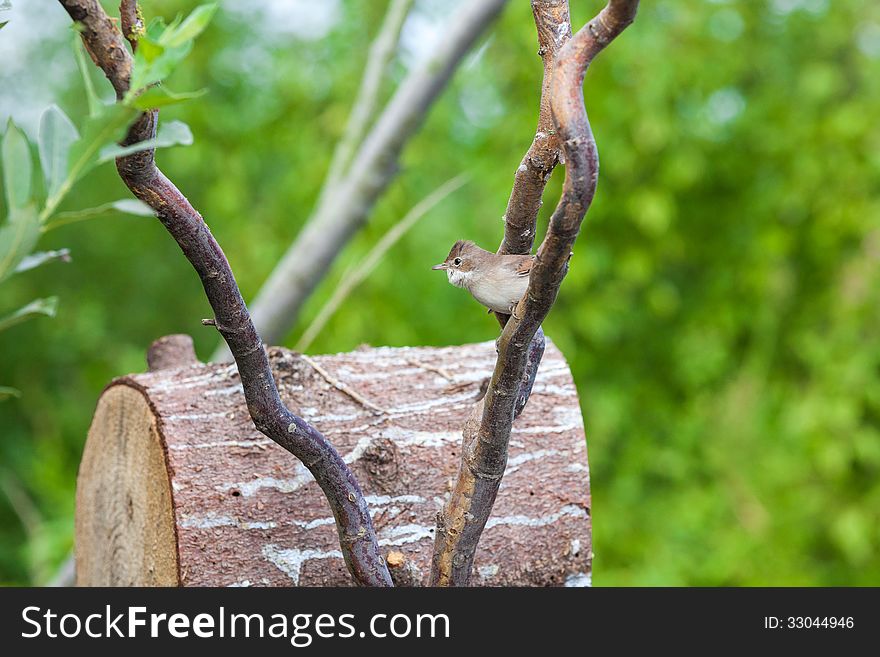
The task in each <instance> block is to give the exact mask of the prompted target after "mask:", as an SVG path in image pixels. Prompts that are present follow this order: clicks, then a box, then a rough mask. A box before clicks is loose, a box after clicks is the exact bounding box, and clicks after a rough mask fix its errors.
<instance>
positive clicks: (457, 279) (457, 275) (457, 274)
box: [446, 269, 471, 288]
mask: <svg viewBox="0 0 880 657" xmlns="http://www.w3.org/2000/svg"><path fill="white" fill-rule="evenodd" d="M446 277H447V278H448V279H449V282H450V283H452V284H453V285H454V286H455V287H464V288H466V287H467V281H468V279H470V277H471V272H469V271H461V270H460V269H447V270H446Z"/></svg>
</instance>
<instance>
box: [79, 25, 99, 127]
mask: <svg viewBox="0 0 880 657" xmlns="http://www.w3.org/2000/svg"><path fill="white" fill-rule="evenodd" d="M73 39H74V41H73V52H74V55H75V56H76V65H77V67H78V68H79V73H80V75H81V76H82V79H83V86H84V87H85V88H86V100H87V101H88V103H89V116H90V117H92V118H94V117H96V116H98V115H99V114H100V113H101V110H102V108H103V105H102V104H101V99H100V98H98V93H97V92H96V91H95V83H94V82H93V81H92V69H91V67H89V65H88V63H87V62H86V55H85V46H84V45H83V42H82V39H81V38H80V36H79V34H78V33H76V34H74V35H73Z"/></svg>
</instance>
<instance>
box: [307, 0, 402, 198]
mask: <svg viewBox="0 0 880 657" xmlns="http://www.w3.org/2000/svg"><path fill="white" fill-rule="evenodd" d="M412 4H413V0H391V2H389V4H388V10H387V11H386V13H385V20H384V21H382V27H381V28H380V29H379V34H378V35H377V36H376V39H375V40H374V41H373V43H372V45H371V46H370V52H369V54H368V55H367V66H366V68H365V69H364V76H363V78H361V86H360V89H359V90H358V94H357V96H356V97H355V100H354V103H353V105H352V110H351V114H350V115H349V117H348V123H347V124H346V126H345V132H344V133H343V135H342V138H341V139H340V140H339V143H338V144H337V145H336V149H335V150H334V151H333V159H332V160H331V161H330V168H329V169H328V170H327V176H326V178H324V185H323V187H322V188H321V193H320V194H319V195H318V202H317V205H321V203H323V201H324V196H325V195H326V194H327V192H328V191H330V190H332V189H334V188H335V187H336V184H337V183H338V182H339V179H340V178H341V177H342V176H343V175H344V174H345V173H346V172H347V171H348V166H349V164H351V158H352V155H354V152H355V149H357V147H358V146H359V145H360V143H361V141H362V140H363V138H364V133H365V132H366V129H367V124H368V123H369V121H370V119H371V118H372V117H373V114H374V113H375V111H376V101H377V100H378V98H379V90H380V89H381V87H382V78H384V77H385V72H386V70H387V68H388V63H389V62H390V61H391V58H392V56H393V55H394V51H395V49H396V48H397V42H398V41H399V40H400V31H401V29H403V23H404V21H405V20H406V16H407V14H409V10H410V8H411V7H412Z"/></svg>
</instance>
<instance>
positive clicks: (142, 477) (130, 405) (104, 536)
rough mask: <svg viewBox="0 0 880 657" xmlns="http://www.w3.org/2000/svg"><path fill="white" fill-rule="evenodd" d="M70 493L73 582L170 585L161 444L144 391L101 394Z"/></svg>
mask: <svg viewBox="0 0 880 657" xmlns="http://www.w3.org/2000/svg"><path fill="white" fill-rule="evenodd" d="M78 481H79V484H78V486H77V491H76V507H77V516H76V545H77V546H80V547H81V548H83V549H78V550H77V554H76V571H77V582H78V583H79V584H86V585H90V586H175V585H177V584H178V583H179V581H180V578H179V576H178V568H177V565H178V564H177V536H176V528H175V517H174V512H173V507H172V502H171V497H172V496H171V481H170V479H169V472H168V467H167V464H166V461H165V446H164V444H163V440H162V438H161V435H160V433H159V431H158V429H157V427H156V416H155V414H154V411H153V409H151V408H150V405H149V403H148V402H147V399H146V397H145V396H144V394H143V393H142V392H141V391H139V390H137V389H136V388H133V387H129V386H112V387H111V388H109V389H108V390H107V391H106V392H105V393H104V394H103V395H102V396H101V402H100V403H99V404H98V409H97V411H96V412H95V417H94V419H93V420H92V426H91V429H90V430H89V437H88V441H87V442H86V448H85V451H84V453H83V458H82V462H81V464H80V470H79V480H78Z"/></svg>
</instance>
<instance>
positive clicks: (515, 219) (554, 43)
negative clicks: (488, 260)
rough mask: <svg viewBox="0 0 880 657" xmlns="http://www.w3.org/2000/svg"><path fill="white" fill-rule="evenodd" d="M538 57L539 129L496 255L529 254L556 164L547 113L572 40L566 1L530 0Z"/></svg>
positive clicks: (518, 176) (515, 184)
mask: <svg viewBox="0 0 880 657" xmlns="http://www.w3.org/2000/svg"><path fill="white" fill-rule="evenodd" d="M532 13H533V14H534V16H535V27H536V28H537V32H538V54H539V55H540V56H541V59H542V60H543V63H544V78H543V81H542V82H541V109H540V111H539V113H538V128H537V130H536V131H535V138H534V140H533V141H532V145H531V146H530V147H529V150H528V151H526V154H525V156H524V157H523V159H522V162H520V165H519V167H518V168H517V170H516V175H515V176H514V182H513V189H512V191H511V193H510V200H509V201H508V202H507V210H505V212H504V240H503V241H502V242H501V247H500V248H499V249H498V253H519V254H526V253H531V251H532V244H534V241H535V229H536V226H537V222H538V211H539V210H540V209H541V205H542V201H541V197H542V196H543V195H544V187H545V186H546V185H547V181H548V180H550V175H551V174H552V173H553V169H555V168H556V165H557V164H558V163H559V152H560V151H559V137H558V135H557V134H556V129H555V127H554V125H553V117H552V116H551V112H550V80H551V78H552V77H553V68H554V66H555V64H556V58H557V56H558V54H559V50H560V49H561V48H562V46H564V45H565V43H566V42H567V41H568V40H569V39H570V38H571V19H570V18H569V14H568V0H532Z"/></svg>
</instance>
